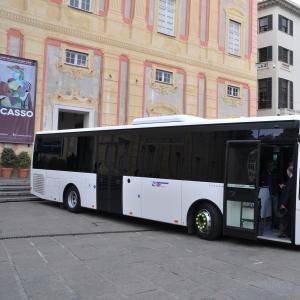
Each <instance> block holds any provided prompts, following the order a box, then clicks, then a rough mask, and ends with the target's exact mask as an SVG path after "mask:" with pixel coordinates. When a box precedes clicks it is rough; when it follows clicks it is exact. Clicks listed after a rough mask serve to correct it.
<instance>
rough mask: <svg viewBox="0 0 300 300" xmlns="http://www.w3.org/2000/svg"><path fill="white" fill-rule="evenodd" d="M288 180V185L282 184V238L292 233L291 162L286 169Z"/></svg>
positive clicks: (292, 183) (280, 234)
mask: <svg viewBox="0 0 300 300" xmlns="http://www.w3.org/2000/svg"><path fill="white" fill-rule="evenodd" d="M286 172H287V176H288V181H287V183H286V185H280V188H282V192H281V195H280V199H279V211H280V213H281V219H280V225H279V236H278V237H280V238H283V237H289V235H290V229H289V228H290V218H291V216H290V211H291V199H292V198H293V185H294V180H293V165H292V164H290V165H289V167H288V168H287V170H286Z"/></svg>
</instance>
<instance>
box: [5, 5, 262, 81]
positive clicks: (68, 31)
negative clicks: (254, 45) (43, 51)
mask: <svg viewBox="0 0 300 300" xmlns="http://www.w3.org/2000/svg"><path fill="white" fill-rule="evenodd" d="M0 18H5V19H7V20H11V21H14V22H18V23H23V24H26V25H29V26H32V27H34V28H40V29H44V30H47V31H49V33H62V34H65V35H67V36H71V37H76V38H80V39H83V40H90V41H93V42H96V43H99V44H100V45H99V47H100V48H101V47H102V45H105V46H110V47H116V48H121V49H127V50H130V51H135V52H139V53H142V54H145V55H149V56H150V57H153V56H156V57H159V58H162V59H165V60H170V54H169V53H166V52H163V51H159V50H156V49H152V48H146V47H142V46H139V45H137V44H130V43H127V42H122V41H118V40H114V39H111V38H107V37H105V36H102V35H97V34H93V33H89V32H85V31H81V30H78V29H73V28H69V27H66V26H62V25H58V24H53V23H48V22H45V21H42V20H39V19H36V18H32V17H29V16H23V15H21V14H17V13H14V12H10V11H7V10H4V9H0ZM49 37H51V36H49ZM145 60H146V58H145ZM172 62H175V63H179V64H185V65H191V66H193V67H199V68H200V69H202V70H203V69H208V70H211V71H215V72H221V73H224V74H230V75H232V76H236V77H240V78H244V79H245V80H250V81H253V80H256V79H257V78H256V75H255V74H256V73H255V74H253V75H250V74H245V72H242V71H236V70H231V69H230V68H224V67H221V66H220V65H217V64H216V65H212V64H208V63H206V62H202V61H200V60H196V59H192V58H185V57H182V56H178V55H173V54H172Z"/></svg>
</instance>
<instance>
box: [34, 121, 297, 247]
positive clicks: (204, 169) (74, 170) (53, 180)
mask: <svg viewBox="0 0 300 300" xmlns="http://www.w3.org/2000/svg"><path fill="white" fill-rule="evenodd" d="M299 122H300V117H297V116H287V117H266V118H240V119H230V120H228V119H227V120H206V119H201V118H197V117H188V116H172V117H170V116H169V117H152V118H141V119H136V120H135V121H134V122H133V124H132V125H125V126H116V127H101V128H85V129H74V130H73V129H72V130H60V131H51V132H50V131H49V132H39V133H37V134H36V137H35V145H34V153H33V163H32V171H31V186H32V193H33V194H34V195H36V196H38V197H40V198H43V199H46V200H50V201H56V202H61V203H64V205H65V206H66V207H67V208H68V209H69V210H70V211H71V212H79V211H80V208H82V207H86V208H90V209H95V210H99V211H104V212H111V213H116V214H122V215H126V216H132V217H137V218H143V219H148V220H156V221H160V222H167V223H172V224H177V225H181V226H186V227H187V228H188V232H189V233H196V234H198V235H199V236H200V237H201V238H204V239H210V240H212V239H216V238H218V237H220V236H221V235H222V234H224V235H227V236H236V237H244V238H248V239H267V240H273V241H278V242H283V243H291V244H296V245H299V244H300V201H299V184H298V182H299V180H298V178H299V168H298V151H299V150H298V149H299V147H298V142H299V124H300V123H299ZM290 165H292V166H293V168H294V173H293V174H294V175H293V177H292V181H291V179H290V182H289V186H290V188H289V199H290V200H289V203H288V205H287V206H288V207H287V209H285V210H284V211H281V210H279V208H280V207H279V204H278V202H279V201H278V199H279V200H280V199H281V198H280V197H281V196H280V195H281V194H282V190H284V188H282V185H281V184H282V183H285V182H286V181H287V179H288V178H287V176H286V169H287V167H288V166H290ZM279 186H280V187H279ZM283 219H284V220H285V222H284V226H285V230H286V231H287V232H286V234H287V236H282V235H281V236H280V235H279V234H278V226H280V225H282V224H281V223H282V220H283Z"/></svg>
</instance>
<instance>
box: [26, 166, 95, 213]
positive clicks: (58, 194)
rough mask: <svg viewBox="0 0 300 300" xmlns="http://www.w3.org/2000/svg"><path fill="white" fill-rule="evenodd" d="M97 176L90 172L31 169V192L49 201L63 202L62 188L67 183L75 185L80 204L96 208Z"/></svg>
mask: <svg viewBox="0 0 300 300" xmlns="http://www.w3.org/2000/svg"><path fill="white" fill-rule="evenodd" d="M96 181H97V176H96V174H92V173H80V172H65V171H52V170H39V169H32V172H31V186H32V194H34V195H36V196H38V197H40V198H43V199H46V200H51V201H56V202H63V193H64V189H65V187H66V186H67V185H68V184H73V185H75V186H76V187H77V189H78V191H79V194H80V200H81V206H82V207H87V208H92V209H96V200H97V199H96V190H97V189H96V187H97V186H96V184H97V182H96Z"/></svg>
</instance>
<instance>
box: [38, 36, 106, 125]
mask: <svg viewBox="0 0 300 300" xmlns="http://www.w3.org/2000/svg"><path fill="white" fill-rule="evenodd" d="M45 47H46V53H47V55H46V58H45V59H46V64H45V78H44V85H45V87H44V95H43V106H44V107H43V120H42V122H43V123H42V124H41V125H42V126H41V127H42V129H44V130H53V129H54V130H56V129H57V128H58V117H59V112H60V111H64V112H68V113H72V112H76V113H87V114H88V115H89V117H88V119H89V121H87V124H89V126H97V125H98V121H99V118H98V116H99V102H100V100H99V97H100V96H99V95H100V89H101V69H102V53H101V52H100V51H99V50H97V49H90V48H85V47H83V46H78V45H73V44H69V43H64V42H62V41H58V40H48V41H47V43H46V45H45ZM67 51H72V52H73V53H74V60H71V61H70V62H68V61H67V57H66V53H67ZM76 55H77V57H76ZM78 55H81V56H78ZM82 55H85V57H86V60H85V62H86V66H85V67H81V66H79V65H78V64H79V59H80V62H81V63H82V62H83V60H82ZM90 120H92V121H90ZM85 127H86V126H85Z"/></svg>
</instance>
